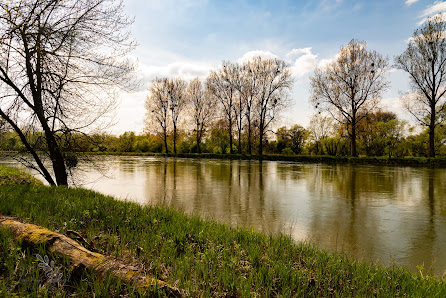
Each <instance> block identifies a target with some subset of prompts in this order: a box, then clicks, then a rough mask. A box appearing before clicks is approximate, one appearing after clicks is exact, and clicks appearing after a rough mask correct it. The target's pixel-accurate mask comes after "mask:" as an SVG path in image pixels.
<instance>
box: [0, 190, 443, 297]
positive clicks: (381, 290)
mask: <svg viewBox="0 0 446 298" xmlns="http://www.w3.org/2000/svg"><path fill="white" fill-rule="evenodd" d="M0 190H1V191H0V213H1V214H3V215H8V216H16V217H19V218H21V219H22V220H26V221H29V222H32V223H35V224H38V225H42V226H45V227H47V228H49V229H51V230H55V231H58V232H60V233H64V232H65V231H67V230H75V231H78V232H79V233H80V234H82V235H83V236H84V238H85V239H86V240H87V242H88V243H89V247H88V248H89V249H92V250H95V251H97V252H100V253H103V254H107V255H112V256H114V257H116V258H119V259H122V260H125V261H127V262H129V263H132V264H134V265H135V266H137V267H138V268H139V269H140V270H142V271H144V272H146V273H147V274H149V275H151V276H153V277H156V278H158V279H161V280H165V281H167V282H168V283H170V284H171V285H175V286H177V287H178V288H180V289H183V290H185V292H186V293H189V294H190V295H191V296H204V297H208V296H234V297H236V296H242V297H249V296H262V297H265V296H283V297H290V296H331V295H333V296H339V297H344V296H352V295H353V296H375V295H377V296H385V297H393V296H404V295H406V296H417V297H422V296H424V297H426V296H431V297H441V296H446V284H445V282H444V281H442V280H440V279H438V278H434V277H430V276H421V275H415V274H412V273H411V272H410V271H409V270H406V269H403V268H401V267H397V266H393V267H382V266H378V265H373V264H368V263H363V262H356V261H353V260H349V259H348V258H347V257H346V256H345V255H333V254H330V253H328V252H326V251H323V250H319V249H317V248H315V247H312V246H310V245H307V244H303V243H296V242H294V241H293V240H292V239H291V238H290V237H289V236H286V235H279V236H270V235H264V234H260V233H256V232H252V231H248V230H245V229H233V228H230V227H228V226H225V225H222V224H218V223H215V222H213V221H209V220H203V219H201V218H199V217H189V216H187V215H185V214H183V213H181V212H177V211H174V210H172V209H170V208H166V207H157V206H155V207H154V206H144V207H143V206H140V205H138V204H136V203H132V202H122V201H118V200H115V199H113V198H112V197H108V196H104V195H101V194H99V193H96V192H93V191H89V190H85V189H72V188H67V187H45V186H35V185H34V186H33V185H10V186H2V187H1V188H0ZM0 241H1V243H2V245H3V247H12V251H16V252H17V253H12V254H9V253H3V254H2V256H1V258H2V263H3V264H5V265H4V266H2V267H1V269H0V272H1V276H2V277H0V293H19V294H20V293H25V292H26V291H25V292H23V291H24V290H23V288H21V285H20V283H19V285H18V286H17V287H12V286H11V284H14V282H15V283H17V277H16V275H15V274H14V268H15V267H17V266H19V267H20V266H22V263H20V262H32V260H34V259H35V258H34V257H33V256H32V253H34V254H35V253H36V251H34V252H25V257H24V258H23V254H22V252H23V249H22V248H21V246H20V245H19V244H17V243H15V242H14V241H11V239H10V237H9V236H8V235H7V234H5V232H2V233H1V234H0ZM11 243H12V244H11ZM3 251H5V249H3ZM37 253H40V254H44V252H43V251H40V250H39V251H38V252H37ZM34 261H35V260H34ZM57 262H58V263H59V264H62V263H63V260H58V261H57ZM17 264H18V265H17ZM26 264H28V263H26ZM26 266H28V267H33V266H32V265H31V264H28V265H26ZM28 267H27V268H28ZM34 267H35V266H34ZM67 267H68V266H67ZM33 270H34V271H32V270H31V271H30V274H41V272H37V271H36V270H37V269H33ZM70 280H71V281H70V282H69V283H68V285H67V286H65V287H64V288H62V289H60V295H68V294H70V293H74V292H75V293H77V294H78V295H79V296H83V295H84V294H85V295H87V296H90V295H91V294H92V293H95V295H97V296H98V295H99V296H107V295H108V296H110V295H114V294H122V293H127V294H128V293H130V292H131V293H132V294H134V295H139V294H141V293H139V294H138V292H137V291H136V289H131V288H125V287H123V286H122V285H119V286H118V282H117V281H109V282H106V283H105V289H102V288H101V286H103V285H104V283H103V282H99V281H96V280H95V279H94V277H93V276H92V275H88V274H87V275H84V276H82V277H77V278H75V277H70ZM38 291H43V290H42V289H40V288H39V287H38V286H35V287H34V288H32V289H30V291H29V292H26V293H35V292H38ZM152 294H153V293H152Z"/></svg>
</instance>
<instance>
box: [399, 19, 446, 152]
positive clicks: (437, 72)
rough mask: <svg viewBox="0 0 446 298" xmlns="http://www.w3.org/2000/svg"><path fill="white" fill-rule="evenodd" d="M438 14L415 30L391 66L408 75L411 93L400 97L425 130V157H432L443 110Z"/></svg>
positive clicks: (443, 56)
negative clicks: (427, 148)
mask: <svg viewBox="0 0 446 298" xmlns="http://www.w3.org/2000/svg"><path fill="white" fill-rule="evenodd" d="M444 18H445V15H444V14H440V15H437V16H435V17H433V18H430V19H428V20H427V22H426V23H425V24H424V25H423V26H422V27H420V28H419V29H417V30H415V32H414V34H413V37H412V38H411V39H410V40H409V44H408V45H407V49H406V50H405V51H404V53H402V54H401V55H400V56H397V57H396V58H395V66H396V68H398V69H402V70H404V71H405V72H407V73H408V74H409V76H410V80H411V87H412V91H413V93H412V94H407V95H406V96H404V97H403V102H404V105H405V107H406V109H407V110H408V111H409V113H411V114H412V115H413V116H414V117H415V119H416V120H417V121H418V122H419V123H420V124H421V125H424V126H426V127H428V129H429V156H430V157H435V129H436V127H437V126H438V125H439V124H440V117H439V115H440V114H441V113H442V112H445V110H446V100H445V96H444V95H445V93H446V39H445V32H446V22H445V21H444Z"/></svg>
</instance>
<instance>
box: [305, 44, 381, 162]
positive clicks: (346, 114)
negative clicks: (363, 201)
mask: <svg viewBox="0 0 446 298" xmlns="http://www.w3.org/2000/svg"><path fill="white" fill-rule="evenodd" d="M387 65H388V59H386V58H384V57H383V56H382V55H381V54H379V53H377V52H376V51H367V49H366V43H365V42H364V41H357V40H351V41H350V43H349V44H348V45H347V46H345V47H341V50H340V52H339V55H338V57H337V58H336V60H335V61H333V62H331V63H330V64H328V65H327V66H326V67H319V68H316V70H315V72H314V76H313V77H311V78H310V79H311V92H312V95H311V98H310V102H311V103H313V104H314V106H315V108H316V109H318V110H321V111H323V110H325V111H328V112H329V113H330V114H331V115H332V116H333V118H334V119H336V120H337V121H338V122H340V123H341V124H343V125H346V126H347V127H348V135H349V138H350V141H351V155H353V156H357V150H356V137H357V126H358V123H359V122H360V121H361V120H362V119H363V118H364V117H366V115H367V114H368V113H369V112H370V111H372V110H373V109H374V108H376V106H377V104H378V102H379V99H380V96H381V94H382V93H383V92H384V90H385V89H386V88H387V87H388V84H389V83H388V81H387V80H386V71H385V69H386V67H387Z"/></svg>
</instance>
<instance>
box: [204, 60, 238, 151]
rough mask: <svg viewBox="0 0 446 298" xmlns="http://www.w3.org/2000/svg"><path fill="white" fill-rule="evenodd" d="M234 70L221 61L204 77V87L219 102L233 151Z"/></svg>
mask: <svg viewBox="0 0 446 298" xmlns="http://www.w3.org/2000/svg"><path fill="white" fill-rule="evenodd" d="M234 71H235V67H234V65H232V64H231V63H229V62H223V65H222V67H221V68H220V69H218V70H213V71H211V72H210V74H209V75H208V77H207V79H206V88H207V90H208V91H209V94H211V96H214V97H215V98H216V100H217V101H218V102H219V103H220V106H221V108H222V113H223V116H224V117H225V119H226V120H227V121H226V122H227V130H228V136H229V148H230V149H229V150H230V153H231V154H232V153H233V152H234V151H233V146H232V144H233V132H232V131H233V127H234V120H235V115H234V103H235V100H236V98H235V97H236V94H237V89H236V88H235V86H234V84H233V83H232V82H231V78H232V77H233V74H234Z"/></svg>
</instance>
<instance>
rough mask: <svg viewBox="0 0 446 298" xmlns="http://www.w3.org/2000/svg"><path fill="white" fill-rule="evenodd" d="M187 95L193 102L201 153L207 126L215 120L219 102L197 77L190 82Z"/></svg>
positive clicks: (193, 116)
mask: <svg viewBox="0 0 446 298" xmlns="http://www.w3.org/2000/svg"><path fill="white" fill-rule="evenodd" d="M187 96H188V97H189V99H188V100H189V102H190V104H191V108H192V109H191V110H192V111H191V112H192V118H193V122H194V126H195V128H194V130H195V136H196V141H197V152H198V153H201V147H200V144H201V141H202V139H203V136H204V133H205V131H206V128H207V127H208V126H209V124H210V123H211V121H212V120H213V117H214V114H215V107H216V104H217V102H216V101H215V97H213V96H210V95H209V94H208V93H207V92H206V90H205V89H204V88H203V86H202V83H201V81H200V80H199V79H198V78H196V79H193V80H192V81H191V82H190V83H189V87H188V89H187Z"/></svg>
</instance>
